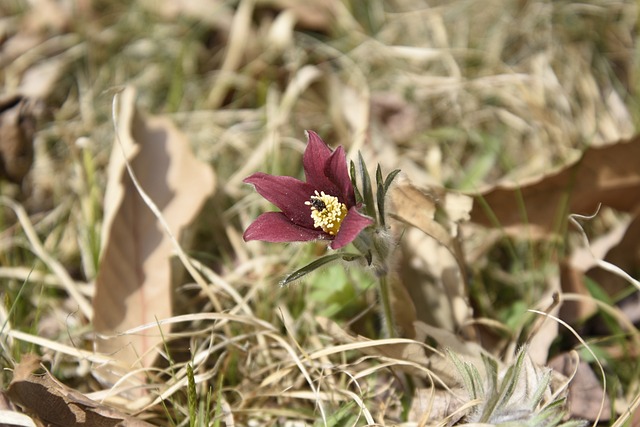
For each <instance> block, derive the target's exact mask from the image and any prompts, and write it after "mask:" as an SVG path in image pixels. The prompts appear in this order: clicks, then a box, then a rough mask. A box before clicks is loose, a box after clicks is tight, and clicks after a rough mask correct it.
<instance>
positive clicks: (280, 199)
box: [243, 131, 373, 249]
mask: <svg viewBox="0 0 640 427" xmlns="http://www.w3.org/2000/svg"><path fill="white" fill-rule="evenodd" d="M307 138H308V140H309V142H308V144H307V148H306V150H305V151H304V156H303V158H302V164H303V167H304V174H305V177H306V179H307V181H306V182H303V181H300V180H298V179H296V178H293V177H290V176H273V175H268V174H265V173H262V172H258V173H254V174H253V175H251V176H250V177H248V178H246V179H245V180H244V182H246V183H248V184H253V185H254V186H255V188H256V191H257V192H258V193H260V195H261V196H262V197H264V198H265V199H267V200H268V201H270V202H271V203H273V204H274V205H276V206H277V207H278V208H279V209H280V210H281V212H266V213H263V214H262V215H260V216H259V217H258V218H257V219H256V220H255V221H254V222H253V223H252V224H251V225H250V226H249V227H248V228H247V230H246V231H245V232H244V235H243V238H244V240H245V241H249V240H263V241H266V242H306V241H310V240H319V239H325V240H332V242H331V244H330V247H331V248H332V249H339V248H341V247H343V246H345V245H347V244H349V243H351V242H352V241H353V240H354V239H355V238H356V237H357V236H358V234H359V233H360V232H361V231H362V230H363V229H364V228H365V227H367V226H369V225H371V224H373V220H372V219H371V218H369V217H367V216H365V215H362V214H361V213H360V212H358V207H359V206H357V205H356V197H355V193H354V189H353V184H352V183H351V179H350V178H349V171H348V170H347V159H346V155H345V152H344V149H343V148H342V147H338V148H337V149H336V150H335V151H331V149H330V148H329V147H328V146H327V144H325V142H324V141H323V140H322V139H321V138H320V137H319V136H318V134H316V133H315V132H313V131H308V132H307Z"/></svg>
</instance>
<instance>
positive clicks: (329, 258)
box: [280, 253, 362, 286]
mask: <svg viewBox="0 0 640 427" xmlns="http://www.w3.org/2000/svg"><path fill="white" fill-rule="evenodd" d="M359 258H362V255H360V254H350V253H336V254H331V255H325V256H323V257H320V258H318V259H317V260H315V261H313V262H310V263H309V264H307V265H305V266H304V267H302V268H300V269H298V270H296V271H294V272H293V273H291V274H289V275H287V277H285V278H284V279H282V280H281V281H280V286H286V285H288V284H290V283H292V282H295V281H296V280H300V279H301V278H303V277H304V276H306V275H307V274H309V273H311V272H313V271H315V270H317V269H318V268H320V267H324V266H325V265H327V264H330V263H332V262H334V261H337V260H339V259H342V261H347V262H351V261H355V260H357V259H359Z"/></svg>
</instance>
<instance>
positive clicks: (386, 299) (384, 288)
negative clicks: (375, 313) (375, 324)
mask: <svg viewBox="0 0 640 427" xmlns="http://www.w3.org/2000/svg"><path fill="white" fill-rule="evenodd" d="M378 284H379V285H380V301H381V302H382V313H383V315H384V323H385V325H386V328H387V338H395V337H396V331H395V328H394V327H393V313H392V312H391V298H390V291H389V281H388V277H387V274H383V275H381V276H379V277H378Z"/></svg>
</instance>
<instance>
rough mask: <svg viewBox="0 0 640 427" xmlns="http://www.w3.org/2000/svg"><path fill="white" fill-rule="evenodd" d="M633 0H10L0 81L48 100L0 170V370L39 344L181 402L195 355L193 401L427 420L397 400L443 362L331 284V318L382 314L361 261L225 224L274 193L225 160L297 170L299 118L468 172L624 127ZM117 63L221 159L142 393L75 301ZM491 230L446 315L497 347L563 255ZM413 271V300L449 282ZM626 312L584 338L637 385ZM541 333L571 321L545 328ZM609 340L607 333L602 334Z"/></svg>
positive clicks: (261, 207)
mask: <svg viewBox="0 0 640 427" xmlns="http://www.w3.org/2000/svg"><path fill="white" fill-rule="evenodd" d="M189 5H191V6H189ZM284 5H290V7H285V6H284ZM192 6H193V9H191V7H192ZM49 8H51V9H49ZM70 8H72V9H73V10H71V9H70ZM637 8H638V6H637V4H636V3H635V2H633V1H608V0H607V1H605V0H599V1H592V2H588V3H584V2H572V1H566V2H547V1H541V0H533V1H527V2H520V1H515V0H514V1H510V2H504V1H497V0H496V1H493V0H490V1H482V2H474V1H463V0H460V1H443V2H426V1H421V0H396V1H388V2H386V1H380V0H372V1H368V2H358V1H348V0H347V1H337V0H335V1H330V2H324V1H314V2H295V1H291V2H289V1H266V0H240V1H239V2H223V1H216V0H210V1H201V2H193V4H191V3H189V2H185V3H184V4H182V5H178V3H175V4H174V3H173V2H170V1H165V2H157V3H156V2H145V1H141V2H134V3H132V4H126V2H101V1H93V2H91V1H84V2H77V4H74V5H69V4H67V3H63V2H60V3H56V2H42V5H41V6H40V7H39V8H32V7H30V6H29V5H28V4H27V3H26V2H21V1H13V2H7V3H5V4H4V5H2V6H0V16H4V18H2V19H1V20H0V25H1V27H0V41H2V42H3V45H4V47H5V49H4V50H3V52H0V65H1V67H0V82H2V87H3V92H4V93H5V94H10V93H14V92H16V91H20V92H23V93H29V91H32V92H33V93H34V94H35V95H34V96H33V98H32V99H33V100H34V102H35V101H36V100H37V101H38V102H40V103H42V104H39V105H42V106H43V108H42V111H43V112H42V113H38V114H39V125H38V130H37V132H36V134H35V156H34V159H35V162H34V164H33V167H32V169H31V171H30V174H29V175H28V177H27V179H26V180H25V181H24V182H23V184H22V185H21V186H18V185H15V184H10V183H8V182H1V183H0V191H1V192H2V199H1V200H0V204H1V205H2V210H1V211H0V230H1V231H0V233H1V234H0V265H1V267H0V283H2V286H1V289H0V295H2V298H3V307H2V311H0V328H1V329H2V334H1V339H0V343H1V345H2V349H3V352H2V353H3V355H2V365H3V368H5V369H4V371H3V374H2V378H1V381H0V385H2V388H6V387H7V386H8V384H9V382H10V379H11V377H12V375H11V373H10V370H11V369H13V368H14V366H15V365H16V364H17V363H18V362H19V361H20V359H21V357H22V355H23V354H26V353H27V352H36V353H38V354H40V355H42V359H43V361H44V364H45V366H46V367H47V368H48V369H49V370H50V371H51V372H52V373H53V374H54V376H56V377H57V378H60V379H61V380H62V381H63V382H65V383H67V384H69V385H71V386H73V387H75V388H77V389H78V390H80V391H81V392H83V393H86V394H87V395H88V396H90V397H92V398H95V399H97V400H98V401H100V402H103V403H105V404H108V405H111V406H114V407H117V408H120V409H122V410H123V411H125V412H127V413H133V414H137V416H138V417H139V418H141V419H149V420H150V422H152V423H156V424H158V425H167V426H168V425H187V424H189V418H190V412H189V409H188V402H187V400H188V399H187V392H186V390H187V382H188V375H187V369H186V364H187V363H190V364H191V365H192V366H193V371H194V375H195V382H196V391H197V393H198V398H199V403H200V404H202V405H203V404H204V402H205V400H206V396H207V393H211V402H212V403H211V408H209V409H208V410H207V409H205V408H203V407H201V408H202V409H201V411H209V412H210V413H212V417H211V419H212V421H211V424H210V425H227V426H231V425H247V426H249V425H265V426H266V425H289V426H293V425H296V426H297V425H314V423H317V424H318V425H323V424H325V425H336V426H338V425H399V424H400V423H402V422H407V424H405V425H424V424H418V419H417V418H416V417H415V414H413V415H414V417H413V418H411V419H410V420H409V421H411V422H414V424H410V423H409V422H408V421H407V416H408V415H407V414H411V411H410V407H411V400H410V397H411V396H412V395H413V394H414V391H415V390H418V389H425V388H427V389H428V388H429V387H430V386H431V385H432V384H439V385H440V387H441V386H443V385H446V386H449V387H452V388H453V387H454V386H455V385H456V384H454V383H456V382H457V381H459V379H456V378H455V376H451V377H446V375H445V374H446V370H439V369H435V368H434V367H431V366H430V367H429V368H428V369H427V368H426V367H425V365H424V364H423V363H422V360H421V359H419V360H414V359H411V358H410V357H409V358H407V352H406V349H407V348H409V347H406V346H409V343H408V342H405V341H402V340H401V341H397V342H393V341H382V340H380V341H360V340H356V339H354V338H347V337H345V336H344V335H342V334H341V330H340V329H334V328H332V327H331V325H332V324H330V323H328V322H326V321H319V319H318V318H317V315H318V314H320V313H323V310H325V309H327V307H332V309H331V311H330V312H331V314H332V316H333V317H332V320H333V321H335V322H336V323H337V325H339V326H340V327H341V328H345V329H349V330H351V331H356V332H359V333H361V334H363V335H366V336H368V337H369V338H372V339H376V338H379V337H380V335H379V334H378V333H379V330H380V325H379V319H378V316H377V308H375V306H376V295H375V289H374V288H375V287H374V285H373V279H370V278H369V277H368V276H366V275H361V274H358V273H354V272H353V271H350V270H347V273H346V274H345V273H343V269H342V266H339V267H337V268H333V267H331V268H329V269H328V270H326V271H324V272H323V273H319V274H316V275H313V276H311V278H309V279H308V280H305V281H303V282H302V283H299V284H296V285H294V286H291V287H289V288H278V287H277V283H278V280H279V279H280V278H282V277H283V276H284V275H285V274H287V273H289V272H291V271H292V270H294V269H296V268H298V267H299V266H301V265H303V264H304V263H305V262H308V261H310V260H311V259H313V258H314V257H315V256H317V255H318V254H319V253H321V252H322V250H323V249H322V248H323V247H322V246H321V245H318V246H316V245H313V244H312V245H306V246H302V245H274V244H266V243H264V244H263V243H260V242H252V243H250V244H246V243H244V242H243V241H242V238H241V235H242V231H243V230H244V229H245V228H246V226H248V224H250V222H251V221H252V220H253V219H254V218H255V217H256V216H257V215H258V214H259V213H261V212H263V211H265V210H270V209H272V208H271V206H270V205H269V204H268V203H267V202H266V201H264V200H262V199H260V198H259V197H258V196H257V195H256V194H255V193H254V192H253V191H252V190H251V188H249V187H248V186H246V185H244V184H243V183H242V179H243V178H245V177H246V176H248V175H249V174H251V173H253V172H255V171H258V170H259V171H264V172H268V173H272V174H277V175H293V176H299V175H300V174H301V164H300V161H299V159H300V154H301V153H302V151H303V150H304V146H305V145H304V142H303V135H304V130H305V129H314V130H316V131H317V132H318V133H319V134H321V135H322V136H323V138H325V140H326V141H328V142H329V143H330V144H331V145H333V146H337V145H344V146H345V148H346V149H347V150H348V152H349V155H350V156H351V158H355V155H356V153H357V152H358V151H361V152H362V154H363V156H364V158H365V159H366V160H367V161H368V162H369V164H370V166H371V165H374V164H375V163H380V164H381V166H382V168H383V170H385V171H387V172H389V171H391V170H394V169H397V168H400V169H402V171H403V172H404V173H405V174H406V175H407V176H409V177H410V178H411V180H412V181H413V182H414V183H415V184H416V185H418V186H429V185H438V186H443V187H448V188H452V189H458V190H466V191H476V190H479V189H481V188H483V187H486V186H488V185H491V184H493V183H495V182H496V181H497V180H500V179H504V178H510V179H515V180H521V179H524V178H526V177H532V176H538V175H541V174H543V173H545V172H548V171H549V170H551V169H552V168H553V167H557V166H559V165H563V164H565V163H566V162H567V161H569V160H571V159H574V158H575V157H576V156H577V154H578V153H579V152H580V151H581V150H583V149H584V148H586V147H588V146H595V145H602V144H607V143H613V142H616V141H618V140H620V139H624V138H628V137H630V136H631V135H632V134H633V133H634V131H635V121H634V120H635V118H636V117H637V116H638V108H637V105H638V103H637V102H638V101H637V98H636V96H635V92H634V88H635V84H636V79H637V74H636V65H637V64H636V62H637V59H636V56H637V55H636V54H635V41H636V40H635V30H636V25H637V23H636V19H637V15H638V10H637ZM30 44H31V45H30ZM23 46H31V47H29V48H28V49H26V48H24V47H23ZM51 64H54V65H52V68H51V69H45V66H46V65H51ZM29 70H35V71H33V72H34V77H33V79H35V81H37V82H40V83H42V85H43V87H38V85H37V84H35V83H33V81H34V80H29V79H27V77H25V73H27V72H28V71H29ZM47 79H49V80H47ZM49 81H50V83H48V82H49ZM122 85H134V86H135V87H136V88H137V89H138V91H139V105H141V106H142V108H143V109H146V110H147V111H151V112H153V113H155V114H165V115H167V116H169V117H170V118H172V119H173V120H174V121H175V122H176V124H177V126H178V128H180V129H181V130H182V131H183V132H184V133H185V134H186V135H187V136H188V137H189V138H190V141H191V143H192V146H193V148H194V150H195V152H196V156H197V157H198V158H199V159H201V160H203V161H205V162H207V163H209V164H210V165H211V166H212V168H213V169H214V171H215V173H216V175H217V181H218V188H217V193H216V195H215V196H214V198H213V199H212V200H210V202H209V204H208V205H207V206H206V208H205V209H203V212H202V213H201V215H200V217H199V218H198V221H197V223H196V226H195V227H194V229H193V230H192V235H191V236H190V237H191V239H190V244H189V246H188V247H184V249H185V251H187V254H186V255H185V256H189V259H190V260H191V261H190V262H192V263H193V265H194V268H195V269H196V270H197V271H198V272H199V273H200V274H201V275H202V281H201V282H200V287H198V286H195V285H194V284H193V283H191V282H192V281H196V280H195V279H185V278H184V277H185V276H182V277H183V281H182V282H179V283H177V285H178V288H177V298H176V305H177V307H176V317H173V318H171V319H169V320H168V321H169V322H171V323H173V324H174V326H173V328H174V329H173V331H172V333H171V334H170V335H168V336H166V337H165V339H166V341H167V348H166V351H165V354H164V355H163V356H164V358H163V360H162V361H161V362H160V363H159V365H158V366H157V368H154V369H148V370H147V371H145V372H144V375H145V378H146V380H145V381H146V385H145V386H146V387H147V388H148V390H149V393H148V394H146V395H143V396H140V397H138V398H137V399H130V398H128V397H123V396H126V394H124V392H123V390H120V389H119V388H118V386H117V385H116V387H115V388H107V387H106V386H105V385H104V384H100V381H99V378H98V379H97V381H96V378H95V377H92V375H91V374H92V366H93V367H95V366H97V365H102V364H105V363H107V362H108V361H109V360H110V359H111V357H112V356H113V355H106V354H99V353H96V352H93V351H92V342H93V335H92V332H91V326H90V322H89V320H90V319H91V314H92V309H91V305H90V301H91V298H92V296H93V287H92V284H93V282H94V280H95V277H96V272H97V271H98V269H99V262H98V259H99V249H100V245H99V240H100V228H101V223H102V212H103V206H101V203H102V199H103V191H104V187H105V184H106V180H107V165H108V161H109V153H110V151H111V148H112V143H113V139H114V138H113V135H114V129H113V126H112V117H111V102H112V96H113V94H114V91H115V90H116V89H117V88H119V87H120V86H122ZM38 111H40V110H38ZM614 220H617V218H614ZM479 233H482V232H479ZM412 238H413V237H411V236H410V235H409V234H408V235H407V241H408V242H410V244H409V248H408V249H407V248H405V249H404V252H403V255H402V256H403V257H406V259H407V262H414V263H415V262H423V264H422V265H421V266H420V268H422V271H421V275H418V276H414V277H415V278H416V280H418V279H417V278H419V280H421V282H420V283H423V282H429V279H428V277H429V274H431V273H432V270H429V267H428V265H427V264H428V261H424V259H422V258H420V257H415V252H418V251H419V250H420V251H424V250H429V251H431V250H433V252H432V253H434V258H437V259H439V258H438V257H440V256H442V254H441V253H440V252H437V251H438V249H434V248H433V246H428V244H426V243H425V242H424V236H421V237H417V238H416V240H411V239H412ZM487 241H488V240H487V237H486V235H485V234H478V235H474V236H469V237H468V241H467V242H466V243H467V244H468V245H469V247H468V252H474V251H475V250H477V251H478V253H483V254H484V255H483V256H479V257H477V258H476V259H475V264H474V265H471V266H470V270H471V273H472V274H474V275H475V278H476V281H475V285H474V288H472V289H470V290H465V291H464V292H463V294H464V295H467V294H470V295H471V297H472V299H473V298H475V299H476V300H475V304H476V306H475V307H474V309H476V317H477V318H476V317H474V316H471V317H469V318H465V317H464V316H463V319H462V320H463V321H465V322H468V323H476V324H484V325H490V327H489V328H488V329H489V330H490V331H491V332H490V334H489V336H491V339H494V340H495V341H493V342H485V347H487V349H488V350H487V351H488V352H489V353H492V355H493V356H495V357H498V358H502V357H505V356H506V357H507V358H508V357H509V356H510V355H511V356H512V355H513V353H514V352H513V351H511V353H510V352H509V351H508V350H509V349H511V350H513V349H515V348H516V347H517V346H518V345H520V344H522V343H523V341H524V339H523V338H526V337H527V333H528V332H529V331H531V328H532V318H531V317H526V316H527V313H526V310H527V309H529V308H541V305H540V304H541V302H540V301H542V300H543V297H544V296H547V293H546V292H547V291H548V286H547V284H548V283H549V282H550V281H552V280H554V278H555V277H557V276H558V274H559V273H558V271H557V269H556V263H557V256H558V255H557V254H558V252H557V246H554V245H548V246H547V245H543V244H541V245H537V244H535V243H531V242H530V241H527V240H526V239H525V241H524V242H519V241H515V242H514V241H511V240H508V239H503V240H499V241H498V240H495V242H496V243H495V244H491V248H493V250H492V251H483V249H482V248H481V246H483V245H486V244H487ZM421 245H426V246H421ZM412 248H413V250H414V251H415V252H413V251H412ZM425 248H426V249H425ZM423 258H424V257H423ZM426 258H428V257H426ZM416 259H418V261H416ZM421 259H422V261H420V260H421ZM437 259H436V261H434V262H435V263H437V262H438V261H437ZM411 260H413V261H411ZM420 268H418V270H420ZM192 277H193V275H192ZM425 277H426V278H425ZM416 283H417V282H416ZM431 283H432V286H437V285H438V283H439V282H437V280H432V281H431ZM405 286H408V287H411V286H413V285H412V284H406V285H405ZM202 287H206V288H207V289H208V291H210V292H211V293H212V294H214V295H215V299H217V300H218V301H219V305H220V306H219V307H217V308H216V307H214V305H215V304H214V303H212V301H213V300H212V298H210V297H207V295H206V293H204V292H202V291H199V290H198V289H202ZM327 288H329V290H327ZM429 292H434V293H429V294H427V295H428V296H427V297H425V301H426V304H427V305H428V304H429V303H430V301H435V300H436V298H437V299H438V301H448V302H447V304H448V303H450V302H451V300H448V299H447V298H450V297H451V295H446V292H442V291H438V290H436V291H429ZM436 294H437V296H436ZM443 294H445V295H443ZM506 295H510V296H509V298H508V299H507V298H506V297H505V296H506ZM458 296H459V295H458ZM429 298H433V299H431V300H430V299H429ZM425 301H422V302H416V304H422V303H425ZM451 305H454V304H453V303H452V304H451ZM427 310H428V309H427ZM616 313H618V312H617V311H616ZM440 315H441V314H440V311H437V310H436V314H435V316H436V317H437V316H440ZM445 315H446V316H451V319H454V320H451V319H449V318H447V319H445V318H440V319H436V320H435V326H440V327H444V328H445V329H451V328H456V327H462V326H463V325H461V324H460V323H457V322H459V321H460V320H461V318H460V317H459V316H458V313H455V312H454V313H446V314H442V316H445ZM614 323H615V322H614ZM142 327H143V326H141V328H142ZM146 328H157V325H154V324H150V325H146ZM137 332H138V330H137V329H136V330H130V331H127V332H126V333H131V334H135V333H137ZM450 332H458V331H457V330H455V331H453V330H450ZM627 334H628V331H627V330H626V329H625V328H624V327H619V329H616V330H614V331H613V332H612V336H610V337H601V338H598V339H603V340H608V341H609V340H610V342H612V343H613V344H612V345H610V346H603V347H602V349H603V352H602V353H600V354H599V355H598V356H600V357H603V358H605V359H606V360H607V361H608V362H609V363H611V365H610V366H609V368H610V369H611V371H610V372H611V373H610V374H609V375H611V378H612V379H613V380H612V381H610V384H611V383H613V384H614V386H613V387H615V389H612V390H610V393H611V397H612V398H613V397H616V396H618V397H623V398H624V402H633V401H634V399H635V400H636V401H637V396H638V394H639V393H640V392H639V391H638V390H639V387H640V384H639V383H638V380H637V379H638V378H639V377H638V376H637V375H634V374H633V373H637V371H638V369H640V368H639V366H638V364H637V361H636V362H633V360H632V359H633V357H624V356H630V354H628V352H630V353H631V354H636V355H637V351H638V348H637V347H634V346H629V345H627V343H626V341H625V339H624V338H620V337H621V336H627ZM613 335H618V337H614V336H613ZM448 339H449V338H447V340H448ZM435 340H436V341H438V339H437V338H435ZM430 343H431V344H434V343H432V342H430ZM491 343H499V346H497V347H495V348H496V349H500V350H502V351H499V350H494V351H492V349H491V347H490V346H489V345H488V344H491ZM556 345H557V346H558V347H572V342H571V340H568V339H567V338H566V337H563V336H561V337H560V338H559V339H558V342H557V344H556ZM474 348H475V347H474ZM385 349H387V350H385ZM619 349H621V350H620V351H622V352H623V353H626V354H625V355H624V356H623V357H611V358H609V357H610V356H609V355H607V353H606V351H607V350H611V352H613V350H619ZM556 351H559V349H558V350H556ZM634 352H635V353H634ZM430 354H431V353H430ZM616 363H620V364H619V365H615V364H616ZM407 372H408V373H409V374H407ZM416 372H417V373H418V375H417V376H416V377H415V378H414V379H413V380H408V379H407V378H409V375H410V374H416ZM416 378H417V379H416ZM121 392H122V394H120V393H121ZM629 404H631V403H629ZM433 411H434V413H435V411H436V409H435V408H434V409H433ZM421 416H424V413H422V414H421ZM617 416H622V415H617ZM615 417H616V416H615V415H614V417H613V419H615ZM455 421H456V422H457V420H455ZM431 422H435V421H434V420H431Z"/></svg>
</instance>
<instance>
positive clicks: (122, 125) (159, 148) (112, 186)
mask: <svg viewBox="0 0 640 427" xmlns="http://www.w3.org/2000/svg"><path fill="white" fill-rule="evenodd" d="M118 132H119V136H120V142H121V143H122V147H121V146H120V142H118V141H116V143H115V145H114V148H113V151H112V155H111V160H110V164H109V170H108V174H109V175H108V176H109V181H108V183H107V189H106V193H105V202H104V205H105V214H104V223H103V235H102V252H101V259H100V270H99V273H98V277H97V278H96V294H95V299H94V310H95V317H94V327H95V329H96V331H98V332H100V333H101V334H115V333H117V332H119V331H124V330H127V329H131V328H134V327H136V326H139V325H143V324H146V323H153V322H155V321H157V320H161V319H165V318H167V317H170V316H171V314H172V313H171V295H172V289H171V268H170V258H171V256H172V254H173V249H172V248H173V246H172V241H171V239H170V237H169V236H168V235H167V234H166V233H165V232H164V231H163V230H162V229H161V227H160V225H159V224H158V220H157V219H156V217H155V216H154V215H153V213H152V212H151V210H150V209H149V207H148V206H147V205H146V204H145V203H144V201H143V200H142V198H141V196H140V194H139V193H138V191H137V189H136V188H135V186H134V184H133V182H132V180H131V177H130V175H129V173H128V172H127V169H126V167H125V161H124V157H123V149H124V152H125V153H126V158H127V161H128V162H129V163H130V166H131V168H132V171H133V173H134V174H135V176H136V178H137V180H138V182H139V184H140V185H141V187H142V189H143V190H144V191H145V192H146V193H147V194H148V195H149V197H150V198H151V199H152V200H153V202H154V203H155V205H156V206H157V207H158V208H159V210H160V211H161V213H162V216H163V218H164V219H165V221H166V222H167V224H168V226H169V228H170V229H171V231H172V233H173V235H174V236H179V235H180V233H181V232H182V230H183V229H184V228H185V227H186V226H187V225H188V224H189V223H190V222H191V221H192V220H193V218H194V217H195V215H196V214H197V213H198V211H199V210H200V208H201V207H202V204H203V203H204V201H205V199H206V198H207V197H208V196H209V195H211V194H212V192H213V189H214V175H213V172H212V170H211V168H210V167H209V166H208V165H207V164H204V163H202V162H200V161H199V160H197V159H196V158H195V156H194V155H193V153H192V151H191V148H190V146H189V141H188V140H187V139H186V138H185V137H184V135H183V134H182V133H180V131H178V129H176V128H175V126H174V125H173V124H172V123H171V122H170V121H169V120H167V119H166V118H162V117H146V116H144V115H143V114H142V113H140V112H139V111H138V110H137V109H136V107H135V90H134V89H133V88H127V89H126V90H125V91H124V92H123V94H122V98H121V104H120V115H119V121H118ZM159 329H160V328H159ZM159 329H158V330H155V331H145V332H141V333H140V334H136V335H128V336H119V337H116V338H111V339H100V340H98V349H99V350H100V351H102V352H106V353H112V352H117V353H116V354H115V356H116V357H117V358H118V359H119V360H121V361H123V362H124V364H125V366H132V365H134V364H135V363H136V362H138V361H139V360H138V359H139V357H141V356H143V355H144V357H143V358H142V363H141V365H142V366H145V367H146V366H149V365H150V364H151V363H152V362H153V360H154V359H155V356H156V354H155V352H153V351H150V350H152V349H153V348H154V347H155V346H156V345H158V344H159V343H160V342H161V334H160V330H159ZM162 330H163V331H164V332H165V333H166V332H167V331H168V329H165V327H163V328H162Z"/></svg>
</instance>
